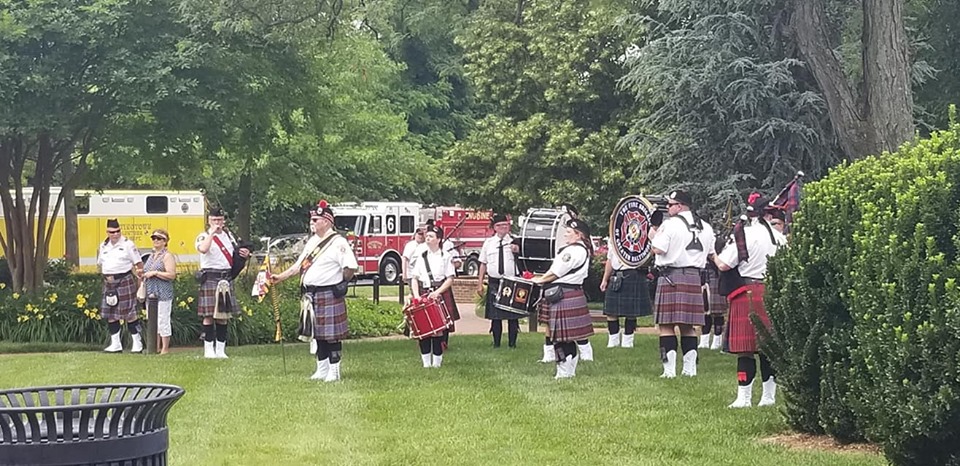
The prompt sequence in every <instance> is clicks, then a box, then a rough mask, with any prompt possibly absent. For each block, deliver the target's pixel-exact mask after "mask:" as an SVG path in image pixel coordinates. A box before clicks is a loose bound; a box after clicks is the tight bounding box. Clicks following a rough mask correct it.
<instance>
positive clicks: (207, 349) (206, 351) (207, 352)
mask: <svg viewBox="0 0 960 466" xmlns="http://www.w3.org/2000/svg"><path fill="white" fill-rule="evenodd" d="M203 357H204V358H206V359H216V357H217V352H216V351H215V350H214V348H213V342H212V341H204V342H203Z"/></svg>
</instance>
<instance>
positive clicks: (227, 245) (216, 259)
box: [196, 231, 234, 270]
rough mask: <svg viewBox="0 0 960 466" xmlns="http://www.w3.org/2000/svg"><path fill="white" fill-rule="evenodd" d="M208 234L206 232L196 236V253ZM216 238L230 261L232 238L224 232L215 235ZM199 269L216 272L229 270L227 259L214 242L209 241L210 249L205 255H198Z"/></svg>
mask: <svg viewBox="0 0 960 466" xmlns="http://www.w3.org/2000/svg"><path fill="white" fill-rule="evenodd" d="M207 236H209V234H208V233H207V232H203V233H200V234H199V235H197V241H196V247H197V252H198V253H199V252H200V243H203V241H204V240H205V239H207ZM214 236H216V237H217V238H218V239H219V240H220V242H221V243H223V247H224V249H226V250H227V251H226V254H229V255H230V258H231V260H232V259H233V247H234V246H233V236H231V235H230V233H227V232H226V231H221V232H220V233H217V234H216V235H214ZM200 268H201V269H216V270H228V269H230V261H228V260H227V257H226V256H225V255H224V253H223V252H222V251H221V250H220V246H217V242H216V241H210V249H208V250H207V252H206V253H201V254H200Z"/></svg>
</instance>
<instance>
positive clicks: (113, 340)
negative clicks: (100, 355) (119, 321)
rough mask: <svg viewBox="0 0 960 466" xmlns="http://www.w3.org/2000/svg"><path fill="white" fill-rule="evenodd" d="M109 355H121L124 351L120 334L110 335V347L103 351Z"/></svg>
mask: <svg viewBox="0 0 960 466" xmlns="http://www.w3.org/2000/svg"><path fill="white" fill-rule="evenodd" d="M103 350H104V351H106V352H108V353H119V352H121V351H123V345H122V344H121V343H120V332H117V333H115V334H113V335H110V346H107V347H106V348H104V349H103Z"/></svg>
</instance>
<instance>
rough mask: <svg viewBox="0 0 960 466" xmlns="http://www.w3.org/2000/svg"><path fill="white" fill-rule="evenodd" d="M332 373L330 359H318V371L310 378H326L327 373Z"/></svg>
mask: <svg viewBox="0 0 960 466" xmlns="http://www.w3.org/2000/svg"><path fill="white" fill-rule="evenodd" d="M329 373H330V360H329V359H324V360H323V361H317V371H316V372H314V373H313V375H311V376H310V380H324V379H326V378H327V374H329Z"/></svg>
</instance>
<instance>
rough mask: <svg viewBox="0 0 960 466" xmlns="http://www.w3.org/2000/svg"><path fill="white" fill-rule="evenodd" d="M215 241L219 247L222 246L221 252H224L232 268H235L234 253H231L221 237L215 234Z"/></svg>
mask: <svg viewBox="0 0 960 466" xmlns="http://www.w3.org/2000/svg"><path fill="white" fill-rule="evenodd" d="M213 242H214V243H217V247H218V248H220V252H221V253H222V254H223V257H225V258H226V259H227V263H228V264H230V268H231V269H232V268H233V254H230V251H227V248H226V247H224V245H223V242H222V241H220V238H217V235H213Z"/></svg>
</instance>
